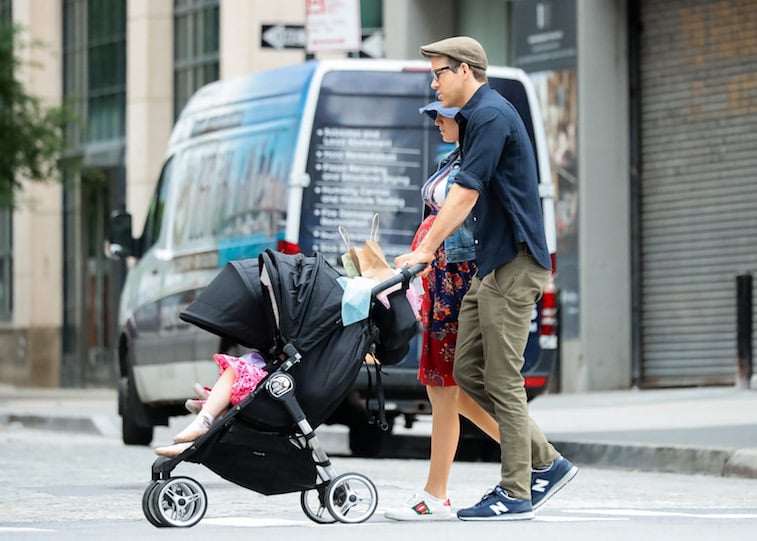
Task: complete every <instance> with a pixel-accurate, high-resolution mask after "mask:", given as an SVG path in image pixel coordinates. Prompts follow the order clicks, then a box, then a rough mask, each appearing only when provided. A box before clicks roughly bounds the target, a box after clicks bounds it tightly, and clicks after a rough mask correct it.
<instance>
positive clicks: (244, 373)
mask: <svg viewBox="0 0 757 541" xmlns="http://www.w3.org/2000/svg"><path fill="white" fill-rule="evenodd" d="M213 359H215V361H216V363H218V368H219V374H223V372H224V371H225V370H226V369H227V368H231V369H232V370H234V374H236V377H235V378H234V383H233V385H232V386H231V405H232V406H236V405H237V404H239V403H240V402H241V401H242V400H244V399H245V398H247V395H249V394H250V393H251V392H252V391H254V390H255V388H256V387H257V386H258V383H260V380H262V379H263V378H264V377H266V376H267V375H268V372H266V371H265V370H263V368H262V367H263V366H265V359H263V356H262V355H260V353H258V352H256V351H253V352H250V353H247V354H245V355H243V356H242V357H234V356H233V355H225V354H223V353H216V354H215V355H213Z"/></svg>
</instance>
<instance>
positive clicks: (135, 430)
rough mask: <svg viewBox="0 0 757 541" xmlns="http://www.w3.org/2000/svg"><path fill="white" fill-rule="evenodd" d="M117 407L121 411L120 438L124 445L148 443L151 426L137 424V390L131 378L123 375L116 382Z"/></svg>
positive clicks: (151, 430) (150, 439) (150, 436)
mask: <svg viewBox="0 0 757 541" xmlns="http://www.w3.org/2000/svg"><path fill="white" fill-rule="evenodd" d="M118 406H119V407H118V409H119V411H120V412H121V438H122V439H123V442H124V443H125V444H126V445H150V442H151V441H152V435H153V434H152V433H153V427H152V426H144V425H138V424H137V423H136V422H135V418H136V416H137V413H136V411H137V408H138V407H139V406H140V404H139V397H138V396H137V390H136V389H135V388H134V384H133V383H132V382H131V380H130V379H129V378H128V377H126V376H124V377H122V378H121V380H120V381H119V383H118Z"/></svg>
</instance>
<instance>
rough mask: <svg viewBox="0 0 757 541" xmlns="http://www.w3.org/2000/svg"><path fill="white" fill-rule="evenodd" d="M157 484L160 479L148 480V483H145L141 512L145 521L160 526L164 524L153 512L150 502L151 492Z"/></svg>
mask: <svg viewBox="0 0 757 541" xmlns="http://www.w3.org/2000/svg"><path fill="white" fill-rule="evenodd" d="M159 485H160V481H150V484H149V485H147V488H145V491H144V493H143V494H142V512H143V513H144V514H145V518H146V519H147V521H148V522H149V523H150V524H152V525H153V526H155V527H156V528H162V527H164V526H165V524H163V523H162V522H161V521H160V517H158V516H157V515H156V514H155V510H154V509H153V507H152V506H151V504H150V502H151V500H152V497H153V495H152V493H153V492H155V489H156V488H157V487H158V486H159Z"/></svg>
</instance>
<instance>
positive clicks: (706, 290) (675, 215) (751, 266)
mask: <svg viewBox="0 0 757 541" xmlns="http://www.w3.org/2000/svg"><path fill="white" fill-rule="evenodd" d="M641 20H642V30H641V35H640V43H641V51H640V52H641V60H640V62H641V66H640V68H641V93H642V95H641V160H642V162H641V163H642V169H641V202H640V207H641V208H640V213H641V216H640V218H641V220H640V223H641V269H642V276H641V325H642V328H641V341H642V343H641V354H642V383H643V384H644V385H647V386H669V385H692V384H693V385H701V384H714V383H732V382H733V381H734V378H735V374H736V280H735V276H736V275H737V274H741V273H744V272H751V273H754V271H755V270H757V0H730V1H704V0H698V1H692V0H643V1H642V4H641ZM753 320H754V321H755V322H757V317H753ZM754 335H755V336H757V332H755V333H754ZM753 347H754V346H753ZM755 351H757V348H755Z"/></svg>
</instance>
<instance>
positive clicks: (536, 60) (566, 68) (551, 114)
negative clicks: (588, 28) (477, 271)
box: [511, 0, 580, 339]
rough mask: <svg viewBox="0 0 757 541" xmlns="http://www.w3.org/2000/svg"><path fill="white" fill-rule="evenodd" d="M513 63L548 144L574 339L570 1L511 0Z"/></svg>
mask: <svg viewBox="0 0 757 541" xmlns="http://www.w3.org/2000/svg"><path fill="white" fill-rule="evenodd" d="M512 25H513V26H512V33H511V35H512V36H513V42H514V43H513V51H514V55H515V62H514V64H515V65H516V66H517V67H519V68H521V69H523V70H524V71H526V72H527V73H528V75H529V77H530V78H531V80H532V81H533V83H534V86H535V87H536V92H537V95H538V97H539V105H540V107H541V111H542V116H543V117H544V129H545V132H546V135H547V144H548V146H549V154H550V162H551V167H552V181H553V183H554V187H555V212H556V219H557V264H556V268H557V272H556V274H555V281H556V282H557V286H558V288H559V290H560V300H561V328H562V337H563V338H567V339H571V338H578V337H579V334H580V328H579V309H580V307H579V290H578V260H579V258H578V253H579V252H578V250H579V246H578V212H579V201H578V182H577V179H578V161H577V159H576V157H577V148H576V145H577V142H576V122H577V119H578V115H577V110H576V109H577V103H578V95H577V75H576V3H575V0H544V1H537V0H528V1H523V2H515V3H514V4H513V18H512Z"/></svg>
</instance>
